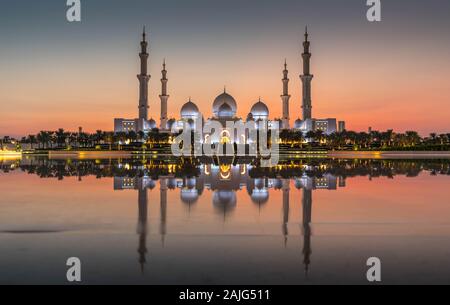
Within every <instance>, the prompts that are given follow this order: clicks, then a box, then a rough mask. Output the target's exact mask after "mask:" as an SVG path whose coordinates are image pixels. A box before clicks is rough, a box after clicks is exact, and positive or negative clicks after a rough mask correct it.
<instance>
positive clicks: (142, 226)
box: [137, 185, 148, 272]
mask: <svg viewBox="0 0 450 305" xmlns="http://www.w3.org/2000/svg"><path fill="white" fill-rule="evenodd" d="M138 205H139V215H138V227H137V234H139V249H138V253H139V263H140V264H141V270H142V272H144V265H145V263H146V258H145V257H146V254H147V205H148V197H147V189H146V188H145V187H142V186H141V185H140V186H139V188H138Z"/></svg>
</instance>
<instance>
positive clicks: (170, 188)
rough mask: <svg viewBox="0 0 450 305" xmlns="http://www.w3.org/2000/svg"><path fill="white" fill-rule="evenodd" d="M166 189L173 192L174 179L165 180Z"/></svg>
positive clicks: (175, 183) (175, 182) (175, 186)
mask: <svg viewBox="0 0 450 305" xmlns="http://www.w3.org/2000/svg"><path fill="white" fill-rule="evenodd" d="M167 188H168V189H169V190H174V189H176V188H177V181H176V180H175V179H174V178H169V179H167Z"/></svg>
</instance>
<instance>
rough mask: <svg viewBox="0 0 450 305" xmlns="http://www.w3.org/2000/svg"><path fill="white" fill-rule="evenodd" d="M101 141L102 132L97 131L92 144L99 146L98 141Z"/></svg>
mask: <svg viewBox="0 0 450 305" xmlns="http://www.w3.org/2000/svg"><path fill="white" fill-rule="evenodd" d="M102 139H103V131H101V130H97V131H96V132H95V135H94V142H95V144H96V145H99V144H100V141H101V140H102Z"/></svg>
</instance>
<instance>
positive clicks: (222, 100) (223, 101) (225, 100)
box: [213, 92, 237, 117]
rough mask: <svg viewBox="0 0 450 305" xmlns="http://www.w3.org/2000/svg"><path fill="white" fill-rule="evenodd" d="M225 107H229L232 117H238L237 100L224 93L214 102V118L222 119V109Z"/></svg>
mask: <svg viewBox="0 0 450 305" xmlns="http://www.w3.org/2000/svg"><path fill="white" fill-rule="evenodd" d="M224 105H227V106H229V108H230V109H231V116H232V117H234V116H235V115H236V111H237V104H236V100H235V99H234V98H233V97H232V96H231V95H229V94H228V93H226V92H224V93H222V94H221V95H219V96H218V97H216V99H215V100H214V103H213V113H214V116H215V117H220V109H221V107H222V106H224ZM222 109H223V108H222Z"/></svg>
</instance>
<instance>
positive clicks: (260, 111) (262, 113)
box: [250, 100, 269, 120]
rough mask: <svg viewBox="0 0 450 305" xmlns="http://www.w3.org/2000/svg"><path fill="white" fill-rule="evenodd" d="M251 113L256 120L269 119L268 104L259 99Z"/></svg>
mask: <svg viewBox="0 0 450 305" xmlns="http://www.w3.org/2000/svg"><path fill="white" fill-rule="evenodd" d="M250 113H251V114H252V116H253V118H254V119H255V120H267V118H268V117H269V108H267V106H266V104H264V103H263V102H262V101H261V100H259V101H258V102H257V103H256V104H254V105H253V107H252V109H251V110H250Z"/></svg>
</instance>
